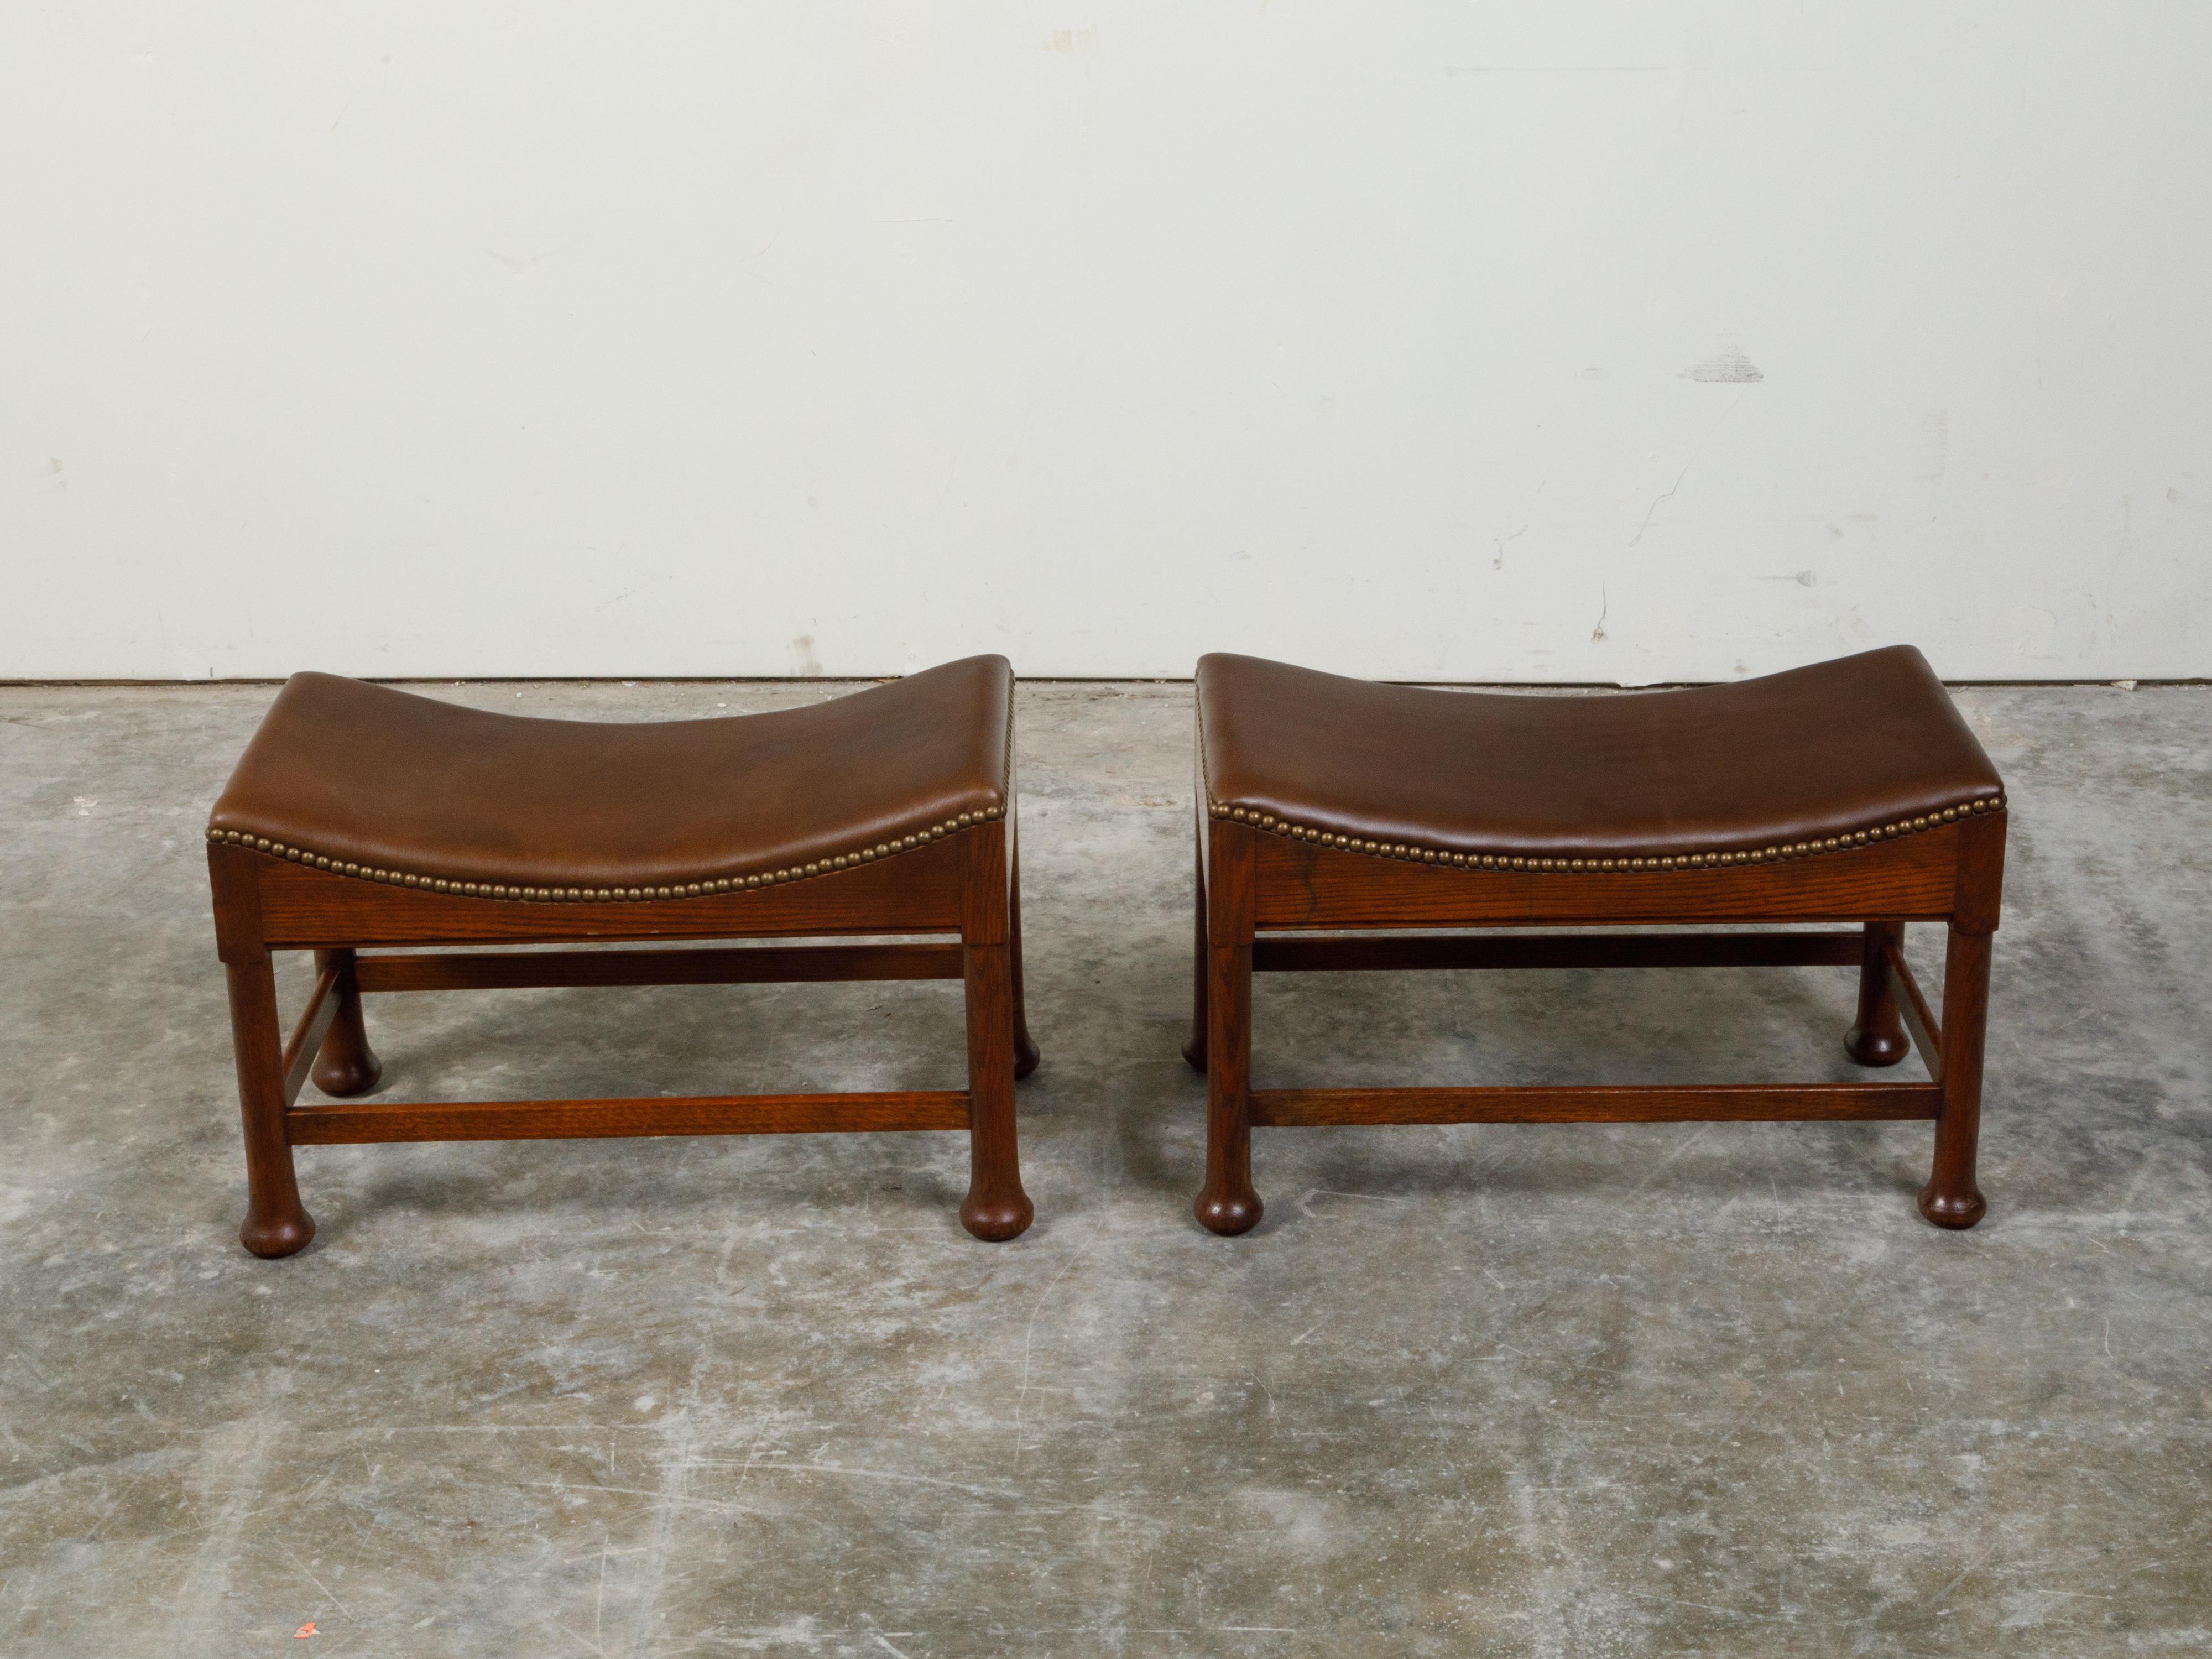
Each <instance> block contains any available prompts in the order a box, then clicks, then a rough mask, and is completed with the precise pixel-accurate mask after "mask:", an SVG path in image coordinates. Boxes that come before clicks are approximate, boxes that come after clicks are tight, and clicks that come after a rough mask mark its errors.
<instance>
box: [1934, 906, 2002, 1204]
mask: <svg viewBox="0 0 2212 1659" xmlns="http://www.w3.org/2000/svg"><path fill="white" fill-rule="evenodd" d="M1990 939H1991V936H1990V934H1988V933H1960V931H1959V928H1958V925H1957V924H1956V923H1955V922H1954V923H1953V925H1952V927H1951V943H1950V947H1949V949H1948V951H1946V952H1945V954H1944V957H1943V1036H1942V1046H1943V1109H1942V1115H1940V1116H1939V1117H1937V1118H1936V1164H1935V1168H1934V1170H1932V1171H1931V1172H1930V1174H1929V1177H1928V1184H1927V1185H1926V1186H1925V1187H1923V1188H1921V1189H1920V1213H1921V1214H1922V1215H1923V1216H1925V1217H1927V1218H1928V1219H1929V1220H1930V1221H1932V1222H1934V1223H1935V1224H1936V1225H1937V1226H1939V1227H1971V1226H1972V1225H1974V1224H1975V1223H1976V1222H1977V1221H1979V1220H1980V1219H1981V1218H1982V1217H1983V1215H1984V1213H1985V1212H1987V1211H1988V1209H1989V1206H1988V1204H1987V1203H1986V1202H1985V1201H1984V1200H1983V1197H1982V1194H1981V1189H1980V1188H1978V1187H1976V1186H1975V1185H1974V1142H1975V1139H1976V1138H1977V1136H1978V1133H1979V1132H1980V1129H1981V1121H1982V1039H1983V1035H1984V1031H1985V1030H1986V1029H1987V1027H1988V1024H1989V1008H1990Z"/></svg>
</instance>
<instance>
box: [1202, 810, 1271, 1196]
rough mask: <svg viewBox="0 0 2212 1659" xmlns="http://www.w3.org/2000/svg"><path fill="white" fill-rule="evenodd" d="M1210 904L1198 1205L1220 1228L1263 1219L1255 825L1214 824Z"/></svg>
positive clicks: (1206, 954) (1205, 962)
mask: <svg viewBox="0 0 2212 1659" xmlns="http://www.w3.org/2000/svg"><path fill="white" fill-rule="evenodd" d="M1212 854H1213V856H1212V860H1211V864H1212V892H1211V893H1210V894H1209V898H1210V900H1211V902H1212V910H1211V912H1210V913H1209V915H1208V916H1207V922H1208V927H1207V933H1208V935H1209V939H1208V943H1207V945H1206V951H1205V952H1204V954H1203V957H1202V960H1203V962H1204V964H1205V967H1206V1185H1205V1186H1204V1187H1203V1188H1200V1191H1199V1194H1198V1201H1197V1203H1196V1205H1195V1206H1194V1209H1195V1210H1196V1212H1197V1214H1198V1218H1199V1220H1200V1222H1202V1223H1204V1224H1205V1225H1206V1226H1208V1227H1210V1228H1212V1230H1213V1231H1215V1232H1217V1233H1241V1232H1246V1231H1249V1230H1250V1229H1251V1228H1253V1227H1255V1226H1256V1225H1259V1220H1260V1211H1261V1204H1260V1194H1258V1193H1257V1192H1255V1191H1254V1190H1253V1187H1252V921H1253V915H1254V912H1255V908H1256V905H1255V890H1254V869H1253V866H1254V848H1253V834H1252V831H1251V829H1249V828H1248V827H1247V826H1245V825H1243V824H1241V823H1225V822H1222V821H1219V820H1217V821H1215V823H1213V825H1212Z"/></svg>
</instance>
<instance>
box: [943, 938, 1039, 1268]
mask: <svg viewBox="0 0 2212 1659" xmlns="http://www.w3.org/2000/svg"><path fill="white" fill-rule="evenodd" d="M1012 955H1013V952H1012V948H1011V947H1010V946H1008V945H1003V944H1000V945H966V946H964V947H963V950H962V951H961V957H962V960H963V965H964V966H965V968H966V970H967V971H966V977H967V981H968V1155H969V1178H968V1197H967V1199H966V1200H965V1201H964V1202H963V1203H962V1205H961V1206H960V1220H961V1223H962V1225H964V1226H965V1227H966V1228H967V1229H968V1231H969V1232H971V1233H973V1234H975V1237H978V1238H983V1239H992V1240H997V1239H1003V1238H1013V1237H1018V1236H1019V1235H1020V1234H1021V1233H1023V1232H1024V1231H1026V1230H1027V1229H1028V1227H1029V1225H1030V1221H1031V1219H1033V1218H1034V1217H1035V1216H1036V1209H1035V1207H1034V1206H1031V1204H1030V1195H1029V1194H1027V1193H1025V1192H1024V1191H1023V1190H1022V1170H1021V1157H1020V1153H1019V1152H1018V1148H1017V1146H1016V1142H1015V1138H1014V1009H1013V987H1012Z"/></svg>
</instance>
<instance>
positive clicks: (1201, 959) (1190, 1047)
mask: <svg viewBox="0 0 2212 1659" xmlns="http://www.w3.org/2000/svg"><path fill="white" fill-rule="evenodd" d="M1205 833H1206V829H1205V825H1204V823H1203V822H1202V821H1201V823H1200V827H1199V834H1200V835H1201V836H1202V835H1204V834H1205ZM1193 914H1194V915H1195V916H1196V917H1197V919H1198V925H1197V927H1196V928H1195V930H1194V934H1195V937H1194V940H1193V942H1192V945H1191V975H1190V982H1191V994H1190V1041H1189V1042H1186V1043H1184V1044H1183V1045H1182V1057H1183V1058H1184V1059H1185V1060H1188V1061H1189V1062H1190V1065H1191V1069H1192V1070H1194V1071H1199V1072H1202V1071H1204V1070H1205V1069H1206V974H1207V973H1208V972H1209V971H1210V970H1209V969H1207V967H1206V847H1205V844H1204V843H1203V842H1201V843H1200V845H1199V849H1198V903H1197V905H1196V906H1195V907H1194V910H1193Z"/></svg>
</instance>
